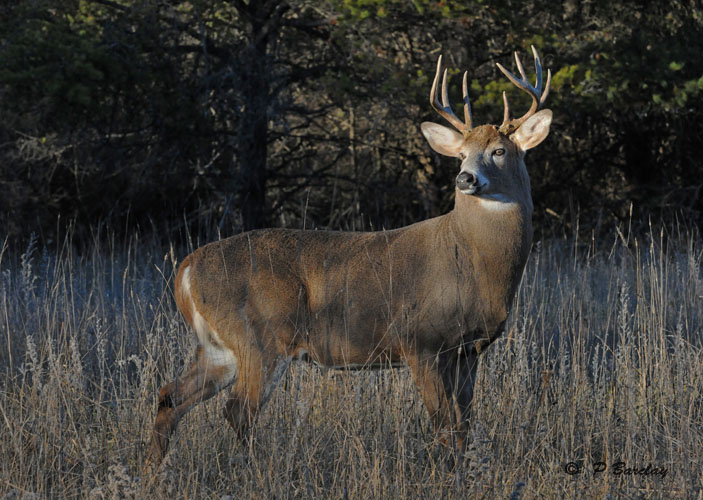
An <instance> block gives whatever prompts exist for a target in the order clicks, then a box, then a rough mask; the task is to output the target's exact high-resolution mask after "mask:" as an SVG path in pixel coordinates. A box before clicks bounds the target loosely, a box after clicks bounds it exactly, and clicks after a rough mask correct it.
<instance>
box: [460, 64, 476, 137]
mask: <svg viewBox="0 0 703 500" xmlns="http://www.w3.org/2000/svg"><path fill="white" fill-rule="evenodd" d="M468 77H469V72H468V71H464V81H463V82H462V84H461V90H462V94H463V96H464V122H465V123H466V128H467V129H468V130H471V129H472V128H474V125H473V123H474V120H473V116H471V101H469V85H468Z"/></svg>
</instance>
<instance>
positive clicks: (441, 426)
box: [408, 348, 478, 451]
mask: <svg viewBox="0 0 703 500" xmlns="http://www.w3.org/2000/svg"><path fill="white" fill-rule="evenodd" d="M477 361H478V360H477V355H476V352H475V351H474V350H473V349H464V348H461V349H459V348H454V349H450V350H448V351H445V352H442V353H440V354H438V355H435V356H425V357H423V358H418V357H412V358H409V359H408V364H409V366H410V369H411V371H412V374H413V378H414V379H415V383H416V385H417V386H418V389H419V390H420V394H421V396H422V399H423V401H424V403H425V407H426V408H427V411H428V413H429V415H430V418H431V420H432V423H433V425H434V428H435V430H436V432H437V433H438V434H439V436H440V440H441V442H442V443H443V444H445V445H450V444H453V445H454V446H455V447H456V448H457V449H458V450H459V451H463V450H464V448H465V445H466V443H465V436H464V434H465V432H466V427H467V422H468V419H469V412H470V408H471V400H472V398H473V388H474V383H475V381H476V368H477V366H478V362H477Z"/></svg>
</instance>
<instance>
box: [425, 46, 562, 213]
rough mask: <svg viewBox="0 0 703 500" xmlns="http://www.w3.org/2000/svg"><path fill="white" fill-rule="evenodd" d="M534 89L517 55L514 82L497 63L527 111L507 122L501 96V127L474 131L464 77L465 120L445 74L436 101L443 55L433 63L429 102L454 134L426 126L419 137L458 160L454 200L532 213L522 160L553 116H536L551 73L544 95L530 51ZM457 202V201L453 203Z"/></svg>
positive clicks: (544, 133)
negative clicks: (527, 102)
mask: <svg viewBox="0 0 703 500" xmlns="http://www.w3.org/2000/svg"><path fill="white" fill-rule="evenodd" d="M532 52H533V54H534V58H535V72H536V73H537V81H536V85H535V86H532V85H531V84H530V83H529V82H528V80H527V76H526V75H525V70H524V69H523V67H522V63H521V62H520V58H519V57H518V55H517V53H515V60H516V62H517V66H518V70H519V72H520V75H521V78H517V77H516V76H515V75H513V74H512V73H511V72H509V71H508V70H506V69H505V68H504V67H503V66H501V65H500V64H497V66H498V69H500V70H501V71H502V72H503V73H504V74H505V75H506V76H507V77H508V79H509V80H510V81H511V82H512V83H513V84H515V85H516V86H517V87H518V88H519V89H521V90H523V91H524V92H526V93H527V94H529V95H530V97H531V98H532V105H531V106H530V109H529V110H528V111H527V112H526V113H525V114H524V115H523V116H521V117H520V118H514V119H511V118H510V107H509V104H508V99H507V96H506V94H505V92H503V103H504V115H503V116H504V118H503V123H502V124H501V125H500V126H496V125H481V126H478V127H475V128H474V125H473V117H472V113H471V104H470V102H469V95H468V85H467V73H464V79H463V101H464V120H463V121H462V120H461V119H459V118H458V117H457V116H456V115H455V114H454V112H453V111H452V108H451V106H450V104H449V99H448V92H447V70H446V69H445V70H444V75H443V77H442V103H441V104H440V102H439V99H438V96H437V84H438V83H439V75H440V72H441V69H442V56H440V57H439V59H438V60H437V72H436V74H435V78H434V82H433V84H432V89H431V91H430V102H431V104H432V107H433V108H434V109H435V110H436V111H437V112H438V113H439V114H440V115H441V116H442V117H443V118H445V119H446V120H447V121H448V122H449V123H451V125H452V126H453V127H454V129H456V130H454V129H451V128H449V127H445V126H444V125H438V124H436V123H431V122H424V123H423V124H422V125H421V128H422V132H423V134H424V135H425V137H426V138H427V141H428V142H429V143H430V146H431V147H432V149H434V150H435V151H436V152H437V153H439V154H442V155H445V156H451V157H456V158H459V159H460V160H461V167H460V171H459V174H458V175H457V177H456V189H457V197H459V196H471V197H474V198H475V199H476V200H477V201H484V202H489V201H497V202H501V203H521V204H525V205H527V207H528V208H529V211H530V212H531V210H532V199H531V196H530V184H529V177H528V175H527V170H526V168H525V162H524V156H525V152H526V151H527V150H528V149H531V148H533V147H535V146H537V145H538V144H540V143H541V142H542V141H543V140H544V139H545V138H546V137H547V134H548V133H549V125H550V123H551V121H552V112H551V111H550V110H548V109H543V110H541V111H539V108H540V107H541V106H542V105H543V104H544V102H545V100H546V98H547V96H548V94H549V87H550V84H551V72H550V71H548V72H547V84H546V87H545V89H544V91H542V65H541V62H540V59H539V55H538V54H537V51H536V50H535V48H534V47H532ZM457 201H458V200H457Z"/></svg>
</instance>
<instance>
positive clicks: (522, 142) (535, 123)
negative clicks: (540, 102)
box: [510, 109, 552, 151]
mask: <svg viewBox="0 0 703 500" xmlns="http://www.w3.org/2000/svg"><path fill="white" fill-rule="evenodd" d="M550 123H552V111H551V110H549V109H543V110H542V111H538V112H537V113H535V114H534V115H532V116H531V117H529V118H528V119H527V120H526V121H525V123H523V124H522V125H520V128H518V129H517V130H516V131H515V132H513V134H512V135H511V136H510V138H511V139H512V140H513V142H514V143H515V144H517V145H518V147H519V148H520V149H522V150H523V151H527V150H528V149H532V148H534V147H535V146H537V145H539V143H541V142H542V141H543V140H544V139H545V138H546V137H547V135H548V134H549V124H550Z"/></svg>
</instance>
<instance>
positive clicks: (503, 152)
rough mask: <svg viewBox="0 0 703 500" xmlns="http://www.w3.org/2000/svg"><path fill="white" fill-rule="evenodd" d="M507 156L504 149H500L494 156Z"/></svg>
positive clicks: (494, 152)
mask: <svg viewBox="0 0 703 500" xmlns="http://www.w3.org/2000/svg"><path fill="white" fill-rule="evenodd" d="M504 154H505V149H503V148H498V149H496V150H495V151H493V156H503V155H504Z"/></svg>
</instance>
